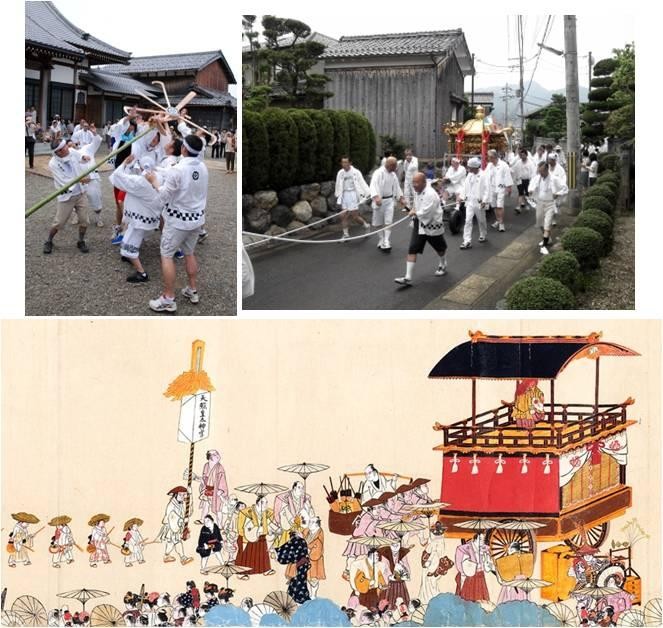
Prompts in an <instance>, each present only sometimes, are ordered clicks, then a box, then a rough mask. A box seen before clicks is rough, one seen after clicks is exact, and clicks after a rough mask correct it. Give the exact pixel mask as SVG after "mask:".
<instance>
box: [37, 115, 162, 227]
mask: <svg viewBox="0 0 663 628" xmlns="http://www.w3.org/2000/svg"><path fill="white" fill-rule="evenodd" d="M153 130H154V129H152V128H150V129H147V131H143V132H142V133H139V134H138V135H136V137H134V138H133V139H131V140H129V141H128V142H125V143H124V144H122V146H120V148H116V149H115V150H114V151H112V152H110V153H108V155H106V157H104V158H103V159H102V160H101V161H100V162H98V163H96V164H94V166H91V167H90V168H88V169H87V170H86V171H85V172H83V174H80V175H79V176H78V177H76V178H75V179H74V180H73V181H70V182H69V183H67V185H64V186H62V187H61V188H60V189H59V190H55V192H53V193H52V194H49V195H48V196H47V197H46V198H44V199H42V200H41V201H39V202H38V203H36V204H34V205H33V206H32V207H31V208H30V209H28V211H26V212H25V217H26V218H28V216H31V215H32V214H34V213H35V212H36V211H37V210H38V209H41V208H42V207H43V206H44V205H46V203H50V202H51V201H52V200H53V199H54V198H57V197H58V196H60V194H62V193H63V192H64V191H65V190H68V189H69V188H70V187H71V186H72V185H76V184H77V183H78V182H79V181H80V180H81V179H85V177H87V176H88V175H89V174H92V173H93V172H94V171H95V170H96V169H97V168H99V167H100V166H103V165H104V164H105V163H106V162H107V161H108V160H109V159H112V158H113V157H115V155H117V154H118V153H119V152H121V151H123V150H124V149H125V148H126V147H127V146H130V145H131V144H133V143H134V142H135V141H136V140H139V139H140V138H141V137H144V136H146V135H147V134H148V133H150V132H152V131H153Z"/></svg>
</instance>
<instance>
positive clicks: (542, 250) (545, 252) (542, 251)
mask: <svg viewBox="0 0 663 628" xmlns="http://www.w3.org/2000/svg"><path fill="white" fill-rule="evenodd" d="M539 253H541V255H548V253H550V251H549V250H548V249H547V248H546V247H545V246H542V247H541V248H540V249H539Z"/></svg>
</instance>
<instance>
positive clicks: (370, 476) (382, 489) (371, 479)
mask: <svg viewBox="0 0 663 628" xmlns="http://www.w3.org/2000/svg"><path fill="white" fill-rule="evenodd" d="M364 476H365V480H364V487H363V488H362V490H361V502H362V504H363V503H366V502H367V501H369V500H370V499H376V498H377V497H380V495H382V493H386V492H387V491H390V492H393V491H395V490H396V482H397V481H398V475H394V476H393V477H391V478H390V479H389V480H387V478H386V477H384V475H381V474H380V472H379V471H378V470H377V469H376V468H375V465H373V464H369V465H368V466H367V467H366V468H365V469H364Z"/></svg>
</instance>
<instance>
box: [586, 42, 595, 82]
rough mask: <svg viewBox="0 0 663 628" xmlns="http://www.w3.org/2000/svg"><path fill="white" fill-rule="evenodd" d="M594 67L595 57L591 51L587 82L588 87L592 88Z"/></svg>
mask: <svg viewBox="0 0 663 628" xmlns="http://www.w3.org/2000/svg"><path fill="white" fill-rule="evenodd" d="M593 67H594V59H593V57H592V51H591V50H590V51H589V79H588V80H589V82H588V83H587V89H592V68H593Z"/></svg>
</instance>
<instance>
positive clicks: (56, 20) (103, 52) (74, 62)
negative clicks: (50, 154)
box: [25, 2, 137, 125]
mask: <svg viewBox="0 0 663 628" xmlns="http://www.w3.org/2000/svg"><path fill="white" fill-rule="evenodd" d="M130 56H131V53H129V52H125V51H124V50H120V49H119V48H115V47H114V46H111V45H110V44H107V43H106V42H104V41H101V40H100V39H97V38H96V37H93V36H92V35H91V34H90V33H86V32H85V31H83V30H82V29H80V28H78V27H77V26H75V25H74V24H72V23H71V22H70V21H69V20H67V18H65V17H64V15H62V13H60V12H59V11H58V9H57V8H56V6H55V5H54V4H53V3H52V2H26V3H25V108H26V110H27V108H28V107H32V106H34V107H36V108H37V116H38V120H39V122H40V123H41V124H42V125H48V124H50V121H51V120H52V119H53V116H55V115H56V114H58V115H60V117H61V118H62V119H63V120H67V119H71V120H74V119H76V120H77V119H79V118H80V117H81V116H85V115H86V107H87V97H88V92H87V88H86V86H85V85H84V84H82V83H81V74H82V73H83V72H85V71H87V70H88V69H89V68H90V67H91V66H93V65H96V64H103V63H114V64H118V65H119V66H120V67H123V66H124V64H126V63H128V62H129V58H130ZM136 100H137V98H136ZM96 122H97V123H100V122H101V120H100V119H99V120H96Z"/></svg>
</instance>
